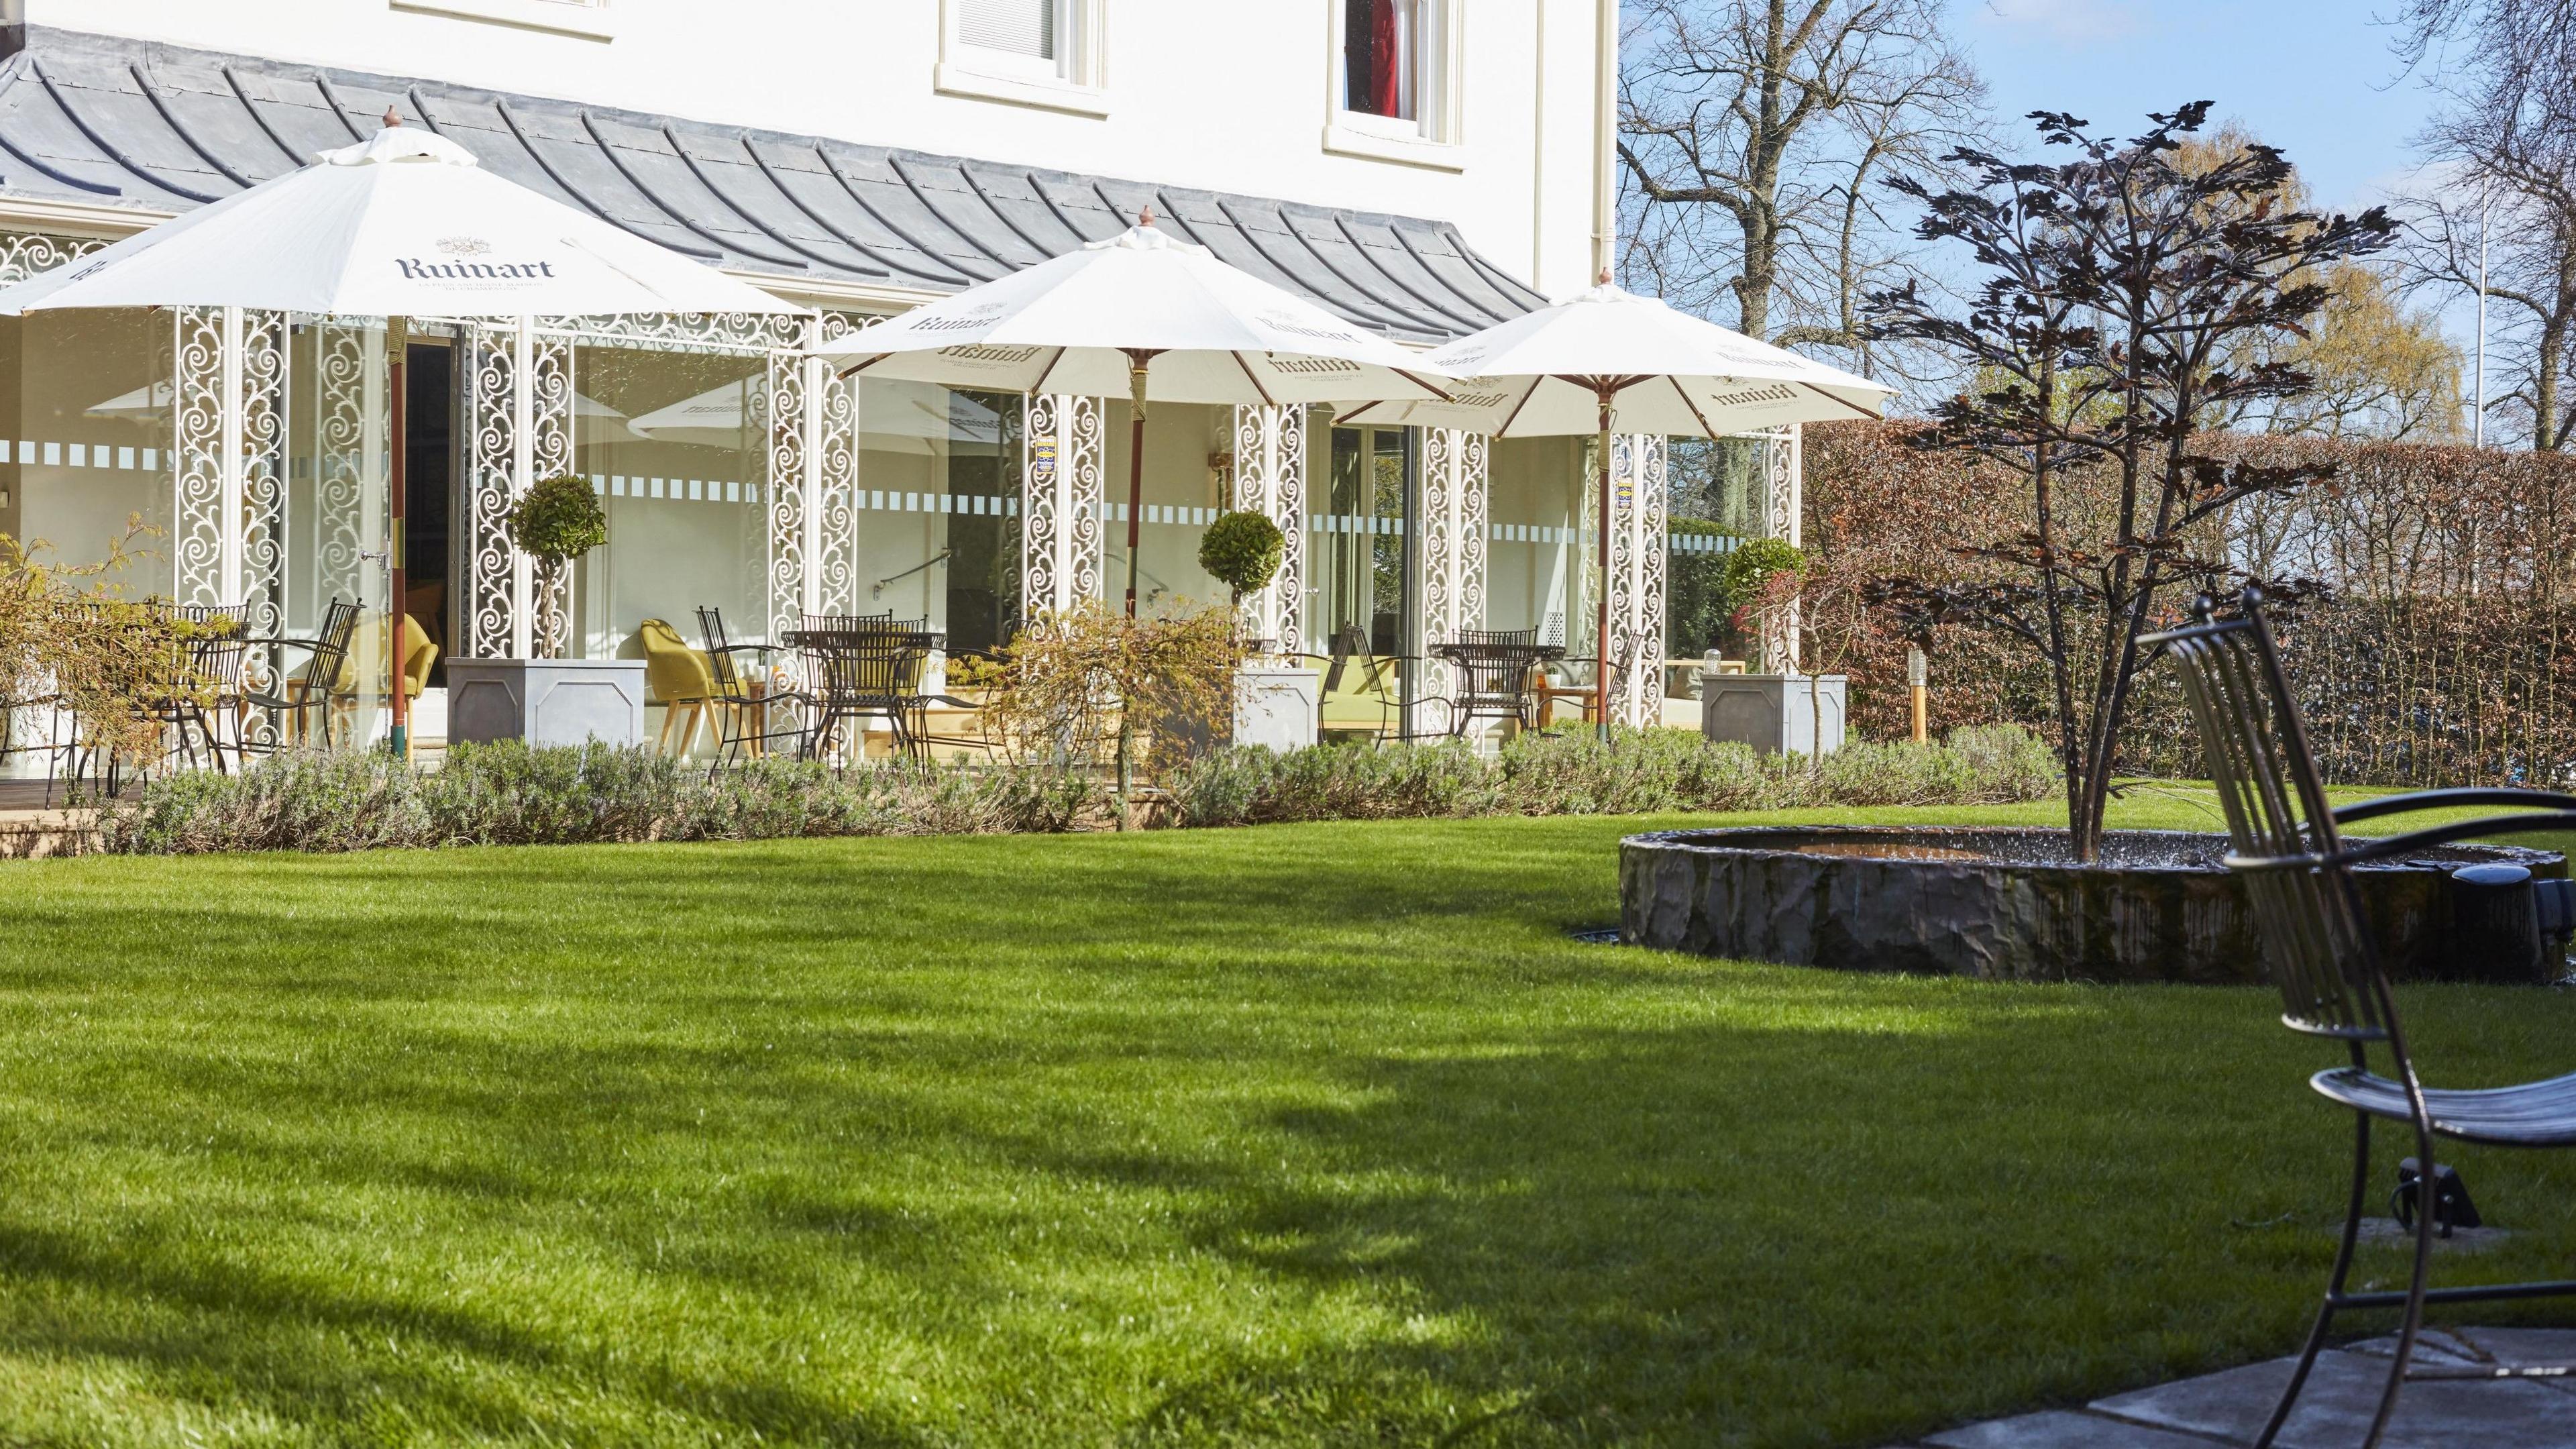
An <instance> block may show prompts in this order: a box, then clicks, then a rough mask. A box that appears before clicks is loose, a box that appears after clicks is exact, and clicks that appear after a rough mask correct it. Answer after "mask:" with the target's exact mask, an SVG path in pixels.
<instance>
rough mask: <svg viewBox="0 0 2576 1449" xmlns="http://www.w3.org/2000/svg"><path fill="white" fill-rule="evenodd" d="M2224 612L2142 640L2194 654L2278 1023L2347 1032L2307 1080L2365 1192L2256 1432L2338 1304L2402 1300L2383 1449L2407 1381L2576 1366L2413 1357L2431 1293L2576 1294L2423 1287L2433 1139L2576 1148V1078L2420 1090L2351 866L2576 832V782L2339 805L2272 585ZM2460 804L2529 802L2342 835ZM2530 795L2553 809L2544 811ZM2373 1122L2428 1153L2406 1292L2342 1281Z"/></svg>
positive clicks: (2283, 1414) (2462, 1298) (2233, 859)
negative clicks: (2420, 826)
mask: <svg viewBox="0 0 2576 1449" xmlns="http://www.w3.org/2000/svg"><path fill="white" fill-rule="evenodd" d="M2213 614H2214V610H2213V608H2212V605H2211V603H2210V601H2208V600H2206V599H2204V600H2202V601H2201V603H2200V606H2199V608H2198V610H2197V611H2196V616H2195V622H2194V623H2192V624H2191V625H2190V626H2188V627H2186V628H2182V629H2177V630H2174V631H2172V632H2170V633H2166V634H2160V635H2154V636H2150V637H2149V638H2147V639H2145V640H2142V641H2141V642H2142V643H2145V644H2147V645H2150V646H2154V647H2160V648H2161V649H2162V650H2163V651H2164V652H2165V653H2167V654H2168V655H2170V656H2171V657H2172V658H2173V660H2174V662H2175V663H2176V664H2177V665H2179V666H2180V667H2181V670H2182V679H2183V688H2184V693H2185V695H2186V696H2187V697H2188V699H2189V700H2190V704H2191V711H2192V717H2193V720H2194V722H2195V723H2196V724H2197V725H2198V727H2199V731H2200V739H2201V746H2202V749H2203V751H2204V752H2205V754H2206V755H2207V762H2208V767H2209V772H2210V777H2211V779H2212V780H2213V781H2215V782H2216V784H2217V787H2218V795H2219V803H2220V805H2221V807H2222V808H2223V809H2224V810H2225V812H2226V816H2227V833H2228V838H2229V841H2230V843H2231V845H2232V846H2233V850H2232V851H2231V853H2230V854H2229V856H2228V858H2227V864H2228V868H2229V869H2231V870H2233V871H2236V872H2238V873H2239V874H2241V875H2243V876H2244V878H2245V884H2246V887H2247V889H2248V892H2249V893H2250V894H2251V896H2252V899H2253V904H2254V911H2255V916H2256V920H2257V923H2258V925H2259V927H2260V930H2261V933H2262V940H2263V946H2264V956H2265V958H2266V964H2267V965H2268V966H2269V968H2270V970H2271V974H2272V976H2273V979H2274V980H2275V981H2276V982H2277V984H2278V985H2279V987H2280V990H2281V1000H2282V1005H2283V1008H2284V1009H2283V1011H2282V1015H2281V1020H2282V1023H2283V1024H2284V1025H2286V1026H2288V1027H2289V1028H2290V1029H2291V1030H2292V1031H2296V1032H2301V1033H2304V1034H2306V1035H2309V1036H2314V1037H2321V1038H2324V1039H2326V1040H2329V1041H2339V1042H2342V1043H2343V1044H2344V1047H2345V1049H2346V1051H2347V1052H2348V1053H2349V1055H2350V1062H2349V1064H2348V1065H2346V1066H2341V1067H2335V1068H2331V1069H2329V1070H2326V1071H2321V1072H2319V1073H2317V1074H2316V1075H2315V1076H2313V1077H2311V1078H2310V1079H2309V1084H2310V1085H2311V1086H2313V1087H2314V1088H2315V1089H2316V1090H2317V1092H2318V1093H2319V1094H2320V1095H2322V1096H2324V1097H2325V1098H2326V1099H2327V1100H2329V1101H2331V1102H2335V1103H2337V1104H2339V1105H2341V1106H2344V1107H2347V1108H2350V1109H2351V1111H2352V1114H2353V1124H2354V1125H2353V1153H2352V1191H2351V1195H2350V1197H2349V1199H2348V1201H2347V1204H2346V1207H2345V1211H2344V1224H2343V1240H2342V1244H2341V1246H2340V1247H2339V1248H2338V1249H2337V1250H2336V1252H2335V1259H2334V1268H2333V1271H2332V1272H2331V1273H2330V1274H2329V1275H2328V1277H2327V1279H2326V1292H2325V1300H2324V1302H2323V1304H2322V1305H2321V1306H2320V1307H2319V1308H2318V1310H2317V1318H2316V1324H2315V1326H2314V1327H2313V1328H2312V1329H2311V1330H2310V1331H2309V1334H2308V1340H2307V1344H2306V1346H2305V1347H2304V1348H2303V1349H2302V1350H2301V1351H2300V1354H2299V1363H2298V1368H2297V1370H2296V1371H2295V1372H2293V1373H2292V1374H2291V1375H2290V1382H2289V1385H2288V1387H2286V1388H2285V1389H2284V1390H2283V1391H2282V1394H2281V1400H2280V1403H2279V1405H2278V1406H2277V1407H2275V1408H2274V1409H2273V1411H2272V1417H2271V1421H2270V1422H2269V1423H2267V1424H2266V1425H2265V1426H2264V1428H2263V1433H2262V1436H2261V1437H2260V1438H2259V1439H2257V1440H2256V1441H2255V1444H2256V1446H2257V1449H2266V1446H2269V1445H2270V1444H2271V1443H2272V1440H2273V1437H2274V1436H2275V1435H2277V1434H2279V1433H2280V1431H2281V1426H2282V1424H2284V1423H2285V1422H2287V1421H2288V1419H2289V1417H2290V1411H2291V1409H2292V1408H2293V1407H2294V1406H2296V1404H2297V1403H2298V1400H2299V1393H2300V1391H2301V1390H2302V1389H2303V1388H2304V1387H2305V1386H2306V1384H2307V1380H2308V1371H2309V1369H2310V1368H2312V1367H2313V1366H2314V1365H2315V1363H2316V1359H2317V1353H2318V1350H2320V1349H2321V1348H2323V1347H2324V1345H2325V1342H2326V1336H2327V1334H2328V1332H2329V1331H2330V1330H2331V1328H2332V1327H2333V1324H2334V1321H2335V1318H2336V1316H2337V1315H2338V1314H2342V1313H2348V1312H2354V1311H2359V1310H2367V1309H2387V1308H2394V1309H2399V1310H2401V1311H2402V1314H2403V1318H2402V1320H2401V1323H2400V1326H2399V1329H2398V1339H2397V1352H2396V1353H2395V1355H2393V1357H2392V1360H2391V1362H2390V1364H2389V1369H2388V1381H2387V1384H2386V1387H2385V1388H2384V1389H2383V1390H2382V1391H2381V1393H2380V1398H2379V1407H2378V1412H2377V1414H2376V1415H2375V1416H2374V1417H2373V1418H2372V1419H2371V1423H2370V1431H2369V1433H2368V1435H2367V1436H2366V1437H2365V1438H2364V1439H2363V1440H2362V1445H2363V1449H2372V1446H2375V1445H2377V1444H2378V1442H2379V1437H2380V1435H2381V1433H2382V1432H2383V1431H2384V1430H2385V1429H2386V1428H2387V1426H2388V1418H2389V1415H2390V1414H2391V1413H2393V1412H2394V1411H2395V1410H2396V1407H2397V1397H2398V1391H2399V1390H2400V1389H2401V1388H2403V1387H2404V1386H2405V1383H2406V1381H2407V1380H2408V1379H2410V1378H2417V1379H2421V1378H2463V1377H2473V1378H2479V1379H2488V1378H2499V1377H2507V1376H2510V1375H2512V1374H2515V1373H2517V1372H2519V1373H2526V1374H2530V1375H2532V1376H2543V1377H2554V1376H2559V1375H2563V1374H2565V1373H2566V1372H2567V1369H2566V1368H2565V1367H2553V1368H2544V1369H2531V1370H2507V1369H2501V1368H2497V1367H2494V1366H2491V1365H2484V1364H2479V1365H2472V1366H2468V1367H2451V1366H2427V1367H2421V1368H2416V1367H2410V1360H2411V1359H2412V1357H2413V1350H2414V1346H2415V1337H2416V1331H2417V1330H2418V1328H2419V1327H2421V1325H2422V1322H2423V1316H2424V1306H2425V1305H2426V1304H2428V1303H2445V1304H2447V1303H2469V1302H2478V1301H2484V1300H2492V1299H2519V1298H2539V1297H2554V1296H2558V1295H2562V1294H2576V1282H2543V1283H2514V1284H2497V1285H2487V1286H2473V1287H2457V1288H2431V1287H2428V1286H2427V1284H2426V1270H2427V1269H2428V1268H2429V1266H2430V1265H2431V1261H2432V1250H2433V1237H2434V1233H2435V1222H2434V1219H2435V1211H2434V1197H2435V1190H2436V1186H2437V1184H2436V1174H2435V1172H2434V1170H2433V1164H2434V1160H2435V1159H2434V1155H2433V1142H2434V1139H2435V1138H2437V1137H2440V1138H2449V1139H2452V1140H2455V1141H2461V1142H2475V1143H2480V1144H2484V1145H2488V1146H2497V1147H2576V1074H2571V1075H2568V1076H2562V1077H2553V1078H2551V1079H2549V1080H2547V1081H2539V1082H2528V1083H2524V1084H2522V1085H2519V1086H2511V1087H2496V1088H2490V1089H2486V1090H2479V1091H2440V1090H2430V1089H2427V1088H2425V1087H2424V1086H2423V1085H2422V1084H2421V1083H2420V1082H2419V1081H2418V1080H2417V1079H2416V1074H2415V1060H2414V1056H2413V1054H2412V1053H2411V1051H2410V1050H2409V1048H2408V1046H2407V1041H2406V1033H2405V1030H2404V1028H2403V1027H2402V1026H2401V1025H2400V1024H2399V1021H2398V1015H2397V1004H2396V1000H2395V997H2394V996H2393V994H2392V993H2391V992H2390V990H2389V985H2388V977H2387V973H2386V972H2385V971H2384V970H2383V969H2382V964H2381V962H2380V960H2379V957H2378V953H2377V951H2376V950H2375V949H2374V947H2373V946H2372V943H2371V937H2370V934H2369V932H2368V931H2367V930H2365V929H2364V927H2363V918H2362V912H2361V898H2360V895H2359V894H2358V892H2357V891H2356V890H2355V888H2354V884H2353V874H2352V873H2353V868H2354V867H2355V866H2357V865H2360V864H2362V863H2364V862H2366V861H2373V860H2385V859H2389V858H2391V857H2395V856H2402V855H2406V854H2409V853H2411V852H2414V851H2418V850H2422V849H2424V848H2425V847H2427V846H2433V845H2440V844H2445V843H2448V842H2451V841H2457V840H2468V839H2472V838H2480V837H2486V836H2495V835H2512V834H2520V833H2525V832H2532V831H2563V830H2569V829H2576V796H2569V795H2552V794H2543V793H2541V792H2538V791H2530V790H2501V789H2469V790H2425V791H2418V792H2416V793H2413V794H2406V795H2392V796H2383V797H2381V798H2379V799H2375V800H2366V801H2363V802H2361V803H2359V804H2355V805H2347V806H2344V807H2343V808H2342V809H2340V810H2337V809H2334V808H2331V807H2330V806H2328V804H2327V803H2326V795H2325V788H2324V786H2323V784H2322V783H2321V782H2320V781H2319V779H2318V776H2317V769H2316V762H2315V759H2314V757H2313V756H2312V755H2311V754H2310V752H2309V749H2308V739H2307V731H2306V728H2305V727H2304V726H2303V725H2302V724H2301V722H2300V720H2299V714H2298V709H2297V707H2296V705H2295V704H2294V703H2293V698H2292V695H2291V693H2290V689H2289V682H2288V677H2287V676H2286V674H2284V672H2283V670H2282V668H2281V657H2280V652H2279V650H2278V649H2277V648H2276V647H2275V646H2274V643H2273V639H2272V633H2271V630H2270V628H2269V627H2268V626H2267V625H2266V623H2265V622H2264V618H2263V599H2262V594H2261V593H2260V592H2259V591H2258V590H2256V589H2251V588H2249V589H2247V590H2245V592H2244V594H2243V595H2242V596H2241V598H2240V600H2239V608H2238V612H2237V613H2236V615H2235V616H2234V617H2232V618H2228V619H2224V620H2221V619H2217V618H2215V617H2213ZM2462 805H2486V806H2506V807H2519V809H2520V811H2521V813H2517V814H2510V815H2499V816H2492V817H2488V818H2486V819H2480V820H2467V821H2460V822H2456V823H2452V824H2445V825H2438V826H2434V827H2432V828H2429V829H2425V830H2416V831H2411V832H2408V833H2407V834H2404V835H2395V836H2382V837H2376V838H2372V839H2367V840H2361V841H2354V842H2349V843H2348V842H2346V841H2345V840H2344V839H2343V837H2342V835H2341V833H2340V827H2342V826H2344V825H2348V824H2351V823H2352V822H2354V821H2358V820H2367V819H2375V818H2378V817H2380V816H2385V815H2400V814H2405V813H2408V812H2411V811H2417V810H2428V809H2437V808H2448V807H2455V806H2462ZM2534 806H2541V807H2548V808H2546V809H2539V810H2535V809H2532V808H2531V807H2534ZM2374 1049H2376V1051H2377V1052H2378V1053H2379V1054H2380V1055H2381V1056H2383V1057H2384V1059H2385V1060H2386V1062H2387V1065H2388V1074H2387V1075H2385V1076H2382V1075H2380V1074H2378V1073H2376V1072H2373V1071H2372V1070H2371V1055H2372V1052H2373V1050H2374ZM2373 1118H2385V1119H2387V1120H2389V1121H2392V1122H2400V1123H2404V1124H2406V1127H2407V1129H2408V1130H2409V1131H2410V1132H2411V1134H2412V1137H2413V1147H2414V1152H2415V1158H2416V1161H2417V1162H2419V1163H2421V1164H2423V1168H2422V1171H2421V1172H2420V1174H2419V1178H2420V1183H2419V1191H2420V1193H2421V1197H2420V1199H2419V1201H2418V1203H2417V1205H2416V1221H2415V1261H2414V1271H2413V1274H2412V1276H2411V1277H2410V1278H2409V1279H2408V1282H2407V1286H2406V1288H2405V1290H2404V1291H2403V1292H2398V1291H2395V1290H2390V1291H2384V1292H2353V1291H2350V1290H2349V1289H2347V1288H2346V1287H2345V1278H2346V1275H2347V1274H2348V1273H2349V1272H2350V1271H2351V1268H2352V1256H2353V1245H2354V1243H2355V1241H2356V1240H2357V1238H2358V1237H2359V1234H2360V1230H2361V1215H2362V1208H2363V1204H2364V1203H2365V1201H2366V1200H2367V1199H2368V1196H2369V1176H2370V1124H2371V1120H2372V1119H2373Z"/></svg>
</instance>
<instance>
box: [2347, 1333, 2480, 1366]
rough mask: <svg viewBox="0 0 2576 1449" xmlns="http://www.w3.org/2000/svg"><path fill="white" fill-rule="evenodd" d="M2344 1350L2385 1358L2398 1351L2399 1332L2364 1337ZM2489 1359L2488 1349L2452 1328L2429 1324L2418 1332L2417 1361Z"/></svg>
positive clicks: (2439, 1362)
mask: <svg viewBox="0 0 2576 1449" xmlns="http://www.w3.org/2000/svg"><path fill="white" fill-rule="evenodd" d="M2343 1351H2344V1352H2346V1353H2359V1354H2367V1355H2369V1356H2370V1357H2372V1358H2376V1359H2382V1360H2384V1359H2386V1358H2388V1357H2389V1356H2390V1355H2391V1354H2394V1353H2395V1352H2397V1335H2396V1334H2393V1333H2388V1334H2382V1335H2380V1336H2379V1337H2377V1338H2369V1339H2364V1340H2362V1341H2361V1342H2359V1343H2348V1344H2345V1345H2344V1350H2343ZM2489 1358H2490V1356H2489V1354H2488V1353H2487V1352H2486V1351H2485V1350H2482V1349H2480V1348H2479V1347H2477V1345H2475V1344H2473V1343H2470V1342H2469V1341H2468V1340H2466V1339H2464V1338H2462V1337H2460V1336H2459V1334H2458V1333H2457V1332H2456V1331H2454V1330H2452V1329H2448V1328H2431V1327H2427V1328H2424V1329H2422V1330H2420V1331H2419V1332H2417V1333H2416V1335H2415V1357H2414V1358H2413V1360H2412V1362H2414V1363H2438V1364H2472V1363H2486V1362H2488V1361H2489Z"/></svg>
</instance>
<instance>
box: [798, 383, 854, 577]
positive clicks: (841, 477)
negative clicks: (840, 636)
mask: <svg viewBox="0 0 2576 1449" xmlns="http://www.w3.org/2000/svg"><path fill="white" fill-rule="evenodd" d="M811 366H812V368H813V372H812V377H811V381H810V382H809V383H808V385H807V387H806V392H805V396H806V399H807V410H808V411H809V412H810V413H811V414H812V415H813V419H814V441H813V444H812V456H813V459H814V462H813V465H812V466H813V468H814V473H815V489H814V498H815V505H816V508H817V509H818V513H817V516H816V518H815V530H814V545H815V552H814V558H815V561H816V563H817V565H818V567H817V569H816V575H817V578H816V585H815V603H816V604H817V605H818V606H819V607H820V609H821V611H822V612H824V613H827V614H855V613H858V612H859V496H858V487H859V384H858V379H856V378H842V377H834V376H833V375H832V370H831V368H830V367H828V366H826V365H825V364H823V363H822V362H820V361H817V362H814V363H812V364H811Z"/></svg>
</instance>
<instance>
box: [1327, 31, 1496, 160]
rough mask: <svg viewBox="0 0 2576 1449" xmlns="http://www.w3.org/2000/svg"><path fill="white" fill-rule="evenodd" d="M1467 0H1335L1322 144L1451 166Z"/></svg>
mask: <svg viewBox="0 0 2576 1449" xmlns="http://www.w3.org/2000/svg"><path fill="white" fill-rule="evenodd" d="M1464 9H1465V3H1464V0H1333V8H1332V16H1333V28H1334V32H1335V33H1334V36H1333V43H1334V58H1335V65H1334V75H1333V115H1332V117H1331V120H1330V122H1329V123H1328V125H1327V128H1326V130H1325V134H1324V146H1325V149H1327V150H1330V151H1339V152H1343V153H1345V154H1349V155H1359V156H1374V157H1377V158H1379V159H1381V160H1389V161H1410V162H1414V163H1416V164H1420V165H1431V166H1445V167H1455V166H1457V165H1458V164H1460V163H1459V162H1458V161H1457V160H1456V152H1455V151H1454V149H1453V148H1455V147H1456V145H1457V144H1458V141H1459V131H1460V129H1461V128H1460V124H1459V122H1460V118H1461V115H1462V110H1461V108H1460V106H1459V103H1458V100H1459V84H1458V82H1459V70H1460V68H1461V66H1462V65H1463V62H1464V58H1465V55H1466V49H1465V46H1464V45H1463V44H1462V43H1461V42H1462V35H1461V29H1460V22H1461V18H1462V12H1463V10H1464Z"/></svg>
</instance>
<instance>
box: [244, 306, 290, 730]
mask: <svg viewBox="0 0 2576 1449" xmlns="http://www.w3.org/2000/svg"><path fill="white" fill-rule="evenodd" d="M239 335H240V341H241V366H240V368H239V375H240V379H241V433H240V437H241V455H240V458H241V460H240V463H239V465H238V466H239V469H240V474H241V485H240V493H239V497H240V511H239V523H238V524H237V525H236V527H237V529H238V534H239V545H238V547H237V548H236V549H235V551H234V557H235V562H234V566H233V577H232V580H231V582H232V585H233V588H232V591H231V593H232V600H233V601H237V602H239V603H240V604H241V605H242V606H243V608H244V610H245V612H246V614H247V615H248V617H247V618H246V619H245V620H244V623H245V624H246V625H247V627H248V628H249V630H250V632H251V633H252V635H254V636H255V637H258V638H262V639H275V638H279V637H281V636H282V635H284V634H285V632H286V627H285V626H286V558H287V551H288V547H289V540H288V538H287V534H286V441H287V436H288V434H287V386H286V383H287V315H286V314H285V313H283V312H244V313H242V314H241V329H240V334H239ZM262 663H263V664H264V661H262ZM254 667H255V668H256V667H258V666H254ZM259 682H260V683H262V684H265V683H266V682H267V681H266V680H265V679H262V680H260V681H259Z"/></svg>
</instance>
